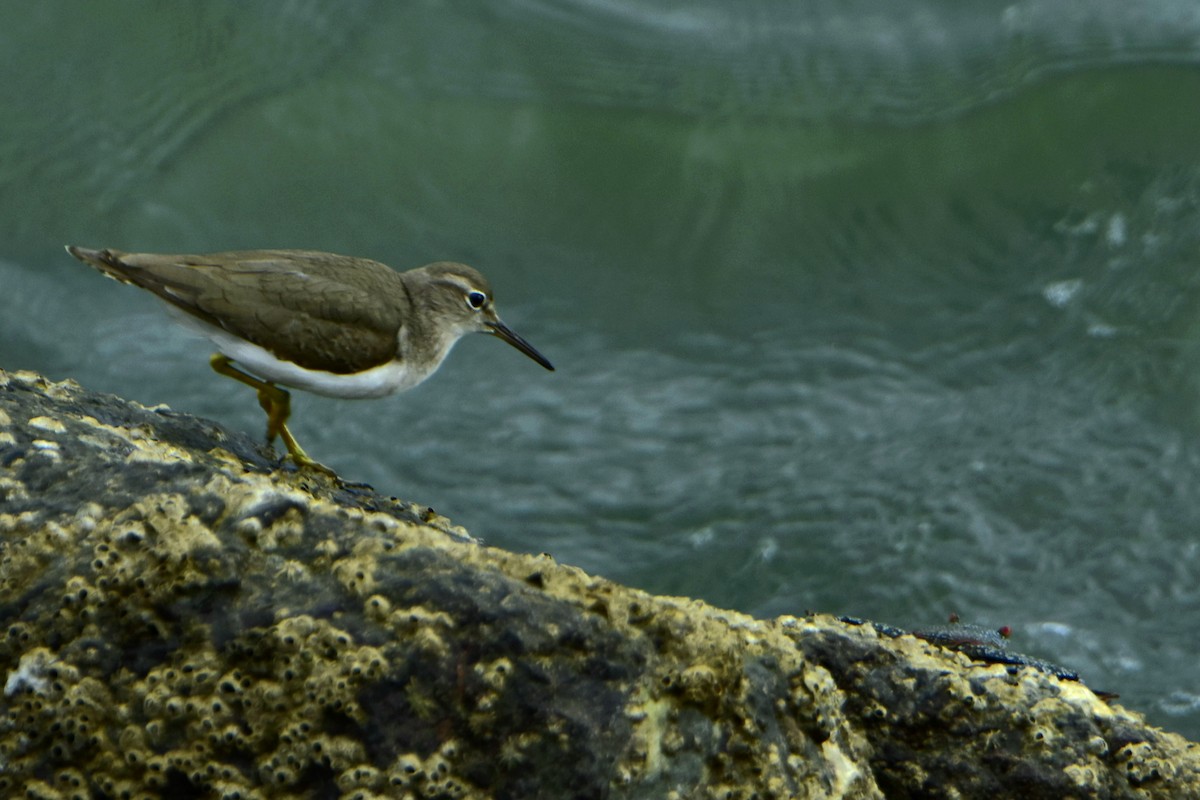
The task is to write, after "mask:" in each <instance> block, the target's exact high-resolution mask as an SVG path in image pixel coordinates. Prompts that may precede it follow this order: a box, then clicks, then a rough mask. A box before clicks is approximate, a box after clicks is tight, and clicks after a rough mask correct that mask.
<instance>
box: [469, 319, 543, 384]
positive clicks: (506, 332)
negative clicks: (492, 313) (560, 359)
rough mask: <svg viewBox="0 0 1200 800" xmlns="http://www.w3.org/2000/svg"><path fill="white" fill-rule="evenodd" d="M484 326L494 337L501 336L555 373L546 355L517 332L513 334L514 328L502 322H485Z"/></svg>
mask: <svg viewBox="0 0 1200 800" xmlns="http://www.w3.org/2000/svg"><path fill="white" fill-rule="evenodd" d="M483 324H484V325H487V326H488V327H489V328H491V329H492V330H491V333H493V334H494V335H496V336H499V337H500V338H501V339H503V340H504V341H506V342H508V343H509V344H511V345H512V346H513V347H515V348H517V349H518V350H520V351H521V352H522V353H524V354H525V355H527V356H529V357H530V358H532V359H533V360H534V361H536V362H537V363H539V364H541V365H542V366H543V367H545V368H546V369H548V370H550V371H551V372H553V371H554V365H553V364H551V363H550V362H549V361H548V360H546V357H545V356H544V355H542V354H541V353H539V352H538V351H537V350H536V349H535V348H534V346H533V345H531V344H530V343H529V342H527V341H525V340H524V339H522V338H521V337H520V336H518V335H517V334H516V333H515V332H513V329H512V328H510V327H508V326H507V325H505V324H504V323H503V322H501V321H500V320H494V321H493V320H490V319H489V320H484V323H483Z"/></svg>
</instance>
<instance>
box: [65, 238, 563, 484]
mask: <svg viewBox="0 0 1200 800" xmlns="http://www.w3.org/2000/svg"><path fill="white" fill-rule="evenodd" d="M66 249H67V252H68V253H70V254H71V255H72V256H74V257H75V258H77V259H79V260H80V261H82V262H84V263H85V264H88V265H89V266H91V267H94V268H95V269H97V270H99V271H100V272H101V273H103V274H104V275H106V276H108V277H110V278H113V279H115V280H118V281H120V282H122V283H127V284H130V285H133V286H137V287H140V288H142V289H145V290H147V291H149V292H151V293H152V294H154V295H155V296H156V297H158V298H159V299H160V300H162V301H164V302H165V303H166V304H167V305H168V308H169V310H171V311H172V312H174V316H175V318H176V321H178V322H181V323H183V324H184V325H186V326H187V327H190V328H192V329H193V330H194V331H196V332H198V333H200V334H201V335H202V336H204V337H206V338H208V339H209V340H210V341H211V342H212V343H213V344H214V345H215V348H216V351H217V352H216V353H214V354H213V355H212V357H211V358H210V359H209V364H210V366H211V367H212V369H213V370H215V371H216V372H217V373H219V374H221V375H224V376H226V377H229V378H232V379H234V380H236V381H239V382H241V383H244V384H246V385H247V386H250V387H251V388H253V389H254V390H255V391H256V392H257V396H258V403H259V405H260V406H261V407H262V409H263V411H265V412H266V415H267V442H268V444H270V443H272V442H274V441H275V439H276V438H279V439H281V440H282V441H283V444H284V446H285V447H286V448H287V452H288V455H289V456H290V457H291V459H292V461H293V463H295V465H296V466H297V467H298V468H302V469H312V470H316V471H318V472H323V473H325V474H328V475H331V476H333V477H336V473H334V471H333V470H332V469H330V468H329V467H326V466H325V465H323V464H321V463H319V462H317V461H315V460H313V459H312V458H311V457H310V456H309V455H308V453H306V452H305V451H304V449H303V448H302V447H301V446H300V444H299V443H298V442H297V441H296V438H295V437H294V436H293V435H292V433H291V431H290V430H288V420H289V418H290V417H291V394H290V392H288V391H287V389H284V388H282V387H285V386H286V387H288V388H289V389H300V390H303V391H308V392H313V393H315V394H320V395H325V396H328V397H340V398H351V399H360V398H375V397H384V396H387V395H390V394H394V393H396V392H403V391H407V390H409V389H412V388H413V387H414V386H416V385H417V384H419V383H421V382H422V381H424V380H425V379H426V378H428V377H429V376H430V375H432V374H433V373H434V372H436V371H437V368H438V367H439V366H441V364H442V361H444V360H445V358H446V356H447V355H448V354H449V352H450V350H451V348H452V347H453V346H454V344H455V343H456V342H457V341H458V340H459V339H460V338H462V337H463V336H465V335H466V334H468V333H476V332H478V333H487V334H491V335H493V336H495V337H497V338H499V339H501V340H503V341H505V342H507V343H509V344H510V345H512V346H513V347H515V348H516V349H517V350H520V351H521V352H522V353H524V354H525V355H527V356H528V357H529V358H531V359H533V360H534V361H536V362H537V363H538V364H540V365H541V366H542V367H544V368H546V369H547V370H551V371H553V370H554V366H553V365H552V364H551V363H550V361H549V360H548V359H547V358H546V357H545V356H543V355H542V354H541V353H540V352H538V351H537V350H536V349H535V348H534V346H533V345H531V344H530V343H529V342H527V341H526V340H525V339H524V338H522V337H521V336H519V335H517V333H515V332H514V331H513V330H512V329H511V328H509V327H508V326H507V325H505V324H504V322H502V321H501V319H500V317H499V316H498V315H497V313H496V305H495V300H494V299H493V296H492V289H491V285H490V284H489V283H488V280H487V278H485V277H484V276H483V275H482V274H481V273H480V272H479V271H478V270H476V269H474V268H473V267H469V266H467V265H466V264H459V263H457V262H453V261H438V262H434V263H432V264H426V265H425V266H423V267H417V268H416V269H410V270H408V271H406V272H398V271H396V270H394V269H392V268H391V267H389V266H387V265H386V264H383V263H381V262H379V261H373V260H371V259H367V258H358V257H354V256H344V255H337V254H334V253H324V252H319V251H315V250H236V251H229V252H220V253H207V254H197V255H179V254H160V253H127V252H123V251H121V250H114V249H111V248H106V249H90V248H86V247H76V246H73V245H68V246H67V248H66Z"/></svg>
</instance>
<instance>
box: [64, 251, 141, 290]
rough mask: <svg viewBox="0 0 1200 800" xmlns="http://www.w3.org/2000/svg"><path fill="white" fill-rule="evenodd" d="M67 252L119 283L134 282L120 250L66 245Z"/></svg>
mask: <svg viewBox="0 0 1200 800" xmlns="http://www.w3.org/2000/svg"><path fill="white" fill-rule="evenodd" d="M67 252H68V253H70V254H71V255H73V256H75V257H76V258H78V259H79V260H80V261H82V262H83V263H85V264H87V265H88V266H91V267H95V268H96V269H98V270H100V271H101V272H103V273H104V274H105V275H107V276H108V277H110V278H113V279H114V280H118V281H120V282H121V283H135V282H134V281H133V280H131V279H130V277H129V266H128V265H127V264H125V262H123V261H122V260H121V256H122V255H124V253H122V252H121V251H120V250H108V249H104V250H91V249H89V248H87V247H76V246H75V245H73V244H69V245H67Z"/></svg>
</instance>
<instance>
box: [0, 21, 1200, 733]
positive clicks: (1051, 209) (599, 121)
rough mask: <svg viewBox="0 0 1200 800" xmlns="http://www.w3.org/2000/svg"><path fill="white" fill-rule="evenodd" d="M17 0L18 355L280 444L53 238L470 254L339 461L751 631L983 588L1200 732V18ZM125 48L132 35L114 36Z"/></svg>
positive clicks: (130, 244)
mask: <svg viewBox="0 0 1200 800" xmlns="http://www.w3.org/2000/svg"><path fill="white" fill-rule="evenodd" d="M793 5H794V7H784V6H781V5H780V4H777V3H766V2H757V3H756V2H749V3H739V4H737V5H729V4H725V3H715V2H714V3H695V2H689V3H678V4H665V5H664V4H662V3H649V2H647V3H641V2H633V1H632V0H629V1H627V2H618V1H617V0H609V1H608V2H601V1H600V0H592V1H591V2H519V3H507V4H478V5H477V6H476V5H472V4H441V3H421V4H390V3H379V4H371V3H356V4H352V5H349V6H342V5H339V6H338V7H337V11H336V13H334V12H333V11H331V10H330V9H331V8H332V7H331V6H327V5H326V4H320V3H308V2H292V3H283V4H271V5H257V4H252V5H244V4H234V3H228V4H226V3H215V2H214V3H206V4H204V5H202V6H201V5H193V4H167V5H157V6H130V5H126V4H113V5H111V6H107V5H106V4H89V5H88V6H86V7H85V6H71V7H70V8H67V7H66V6H65V5H64V6H59V5H56V4H39V5H36V6H29V7H25V8H22V10H21V13H20V14H18V13H16V11H15V10H13V9H9V10H6V11H3V12H0V30H3V31H4V33H3V34H0V36H2V38H3V43H4V47H3V48H0V60H6V61H7V62H8V63H7V64H6V73H7V74H11V75H15V76H17V77H18V79H17V80H12V81H6V82H4V83H2V84H0V106H2V107H3V112H4V115H5V119H6V125H7V126H8V131H9V133H8V134H7V135H6V136H5V137H4V138H3V139H2V140H0V183H2V184H3V185H4V186H5V187H6V191H5V192H3V193H0V232H2V233H3V235H2V236H0V259H2V260H0V295H2V296H0V302H2V303H3V313H2V314H0V366H3V367H5V368H10V369H13V368H30V369H36V370H39V371H42V372H44V373H46V374H48V375H50V376H52V377H56V378H62V377H73V378H76V379H77V380H79V381H80V382H81V383H83V384H84V385H86V386H89V387H91V388H95V389H99V390H103V391H109V392H115V393H119V394H122V395H125V396H129V397H132V398H134V399H137V400H140V401H142V402H145V403H148V404H152V403H159V402H165V403H168V404H170V405H171V406H173V407H175V408H177V409H179V410H183V411H188V412H193V413H197V414H202V415H205V416H209V417H212V418H214V419H217V420H219V421H221V422H223V423H225V424H227V425H229V426H234V427H238V428H245V429H252V430H257V429H259V428H261V427H262V425H263V420H262V418H261V417H262V415H261V412H259V410H258V408H257V404H256V403H255V402H254V400H253V397H252V396H251V394H250V393H249V392H248V391H245V390H244V387H241V386H238V385H236V384H234V383H232V382H229V381H223V380H220V379H218V378H217V377H216V376H214V375H212V374H211V373H210V372H209V370H208V368H207V365H206V358H207V355H208V352H209V351H208V350H207V348H206V346H205V344H204V343H202V342H197V341H195V340H193V339H191V338H190V337H189V336H188V334H186V333H184V332H182V331H180V330H177V329H176V328H175V327H173V326H172V325H171V323H170V321H169V320H168V318H167V317H166V315H164V314H161V313H160V312H159V310H158V308H157V306H156V305H155V303H154V301H153V300H152V299H151V298H148V297H142V296H141V295H140V294H139V293H137V292H135V291H133V290H131V289H128V288H126V287H120V286H118V285H116V284H114V283H110V282H106V281H102V280H100V278H99V277H98V276H97V275H95V274H93V273H91V272H90V271H88V270H86V269H83V268H81V267H80V266H79V265H78V264H77V263H76V262H74V261H73V260H72V259H70V258H69V257H68V256H67V255H66V254H65V253H63V252H62V250H61V246H62V244H64V243H67V242H71V243H78V244H83V245H92V246H114V247H120V248H123V249H130V250H140V249H145V250H161V251H171V250H182V251H205V250H218V249H233V248H245V247H312V248H318V249H326V250H334V251H340V252H347V253H352V254H357V255H363V256H369V257H374V258H378V259H380V260H383V261H386V262H388V263H391V264H393V265H395V266H398V267H410V266H415V265H418V264H421V263H424V262H426V261H432V260H440V259H459V260H463V261H467V262H469V263H472V264H475V265H477V266H479V267H480V268H481V269H483V270H484V271H485V272H486V273H487V274H488V275H489V277H490V278H491V280H492V282H493V284H494V285H495V287H496V293H497V297H498V301H499V306H500V309H501V311H502V313H503V314H504V317H505V319H506V320H507V321H508V322H509V323H510V324H511V325H512V326H513V327H514V328H515V329H516V330H518V331H519V332H521V333H522V334H523V335H524V336H526V337H527V338H528V339H530V341H532V342H533V343H534V344H535V345H536V346H537V347H538V348H539V349H541V350H542V351H543V352H545V353H546V355H547V356H549V357H550V358H551V360H553V361H554V362H555V364H556V366H557V367H558V371H557V372H555V373H547V372H545V371H543V370H541V369H540V368H539V367H537V365H535V364H533V363H532V362H530V361H528V360H527V359H525V358H524V357H523V356H521V355H520V354H519V353H517V352H516V351H515V350H512V349H510V348H507V347H505V346H504V345H503V344H501V343H499V342H497V341H494V340H488V339H485V338H484V337H474V338H473V339H470V340H467V341H464V342H463V343H461V344H460V345H459V346H458V348H457V349H456V351H455V352H454V354H453V356H452V357H451V359H450V360H449V362H448V363H447V365H446V366H445V367H444V368H443V369H442V371H441V372H439V373H438V374H437V375H436V376H435V377H434V378H433V379H431V380H430V381H429V382H427V383H426V384H424V385H422V386H421V387H418V388H417V389H416V390H414V391H413V392H411V393H409V394H407V395H403V396H400V397H395V398H389V399H385V400H379V401H374V402H358V403H356V402H350V401H336V400H328V399H323V398H316V397H310V396H301V395H298V396H297V397H296V398H295V400H294V409H295V414H296V416H295V425H294V430H295V432H296V434H297V436H298V437H300V439H301V441H302V442H303V443H304V445H305V447H306V448H307V449H308V450H309V452H311V453H312V454H313V455H314V456H316V457H317V458H319V459H321V460H322V461H325V462H327V463H329V464H331V465H333V466H335V467H337V468H338V469H339V470H340V471H341V472H342V473H343V474H344V475H345V476H347V477H348V478H351V479H361V480H367V481H369V482H371V483H373V484H375V485H376V486H378V487H380V488H381V489H384V490H386V491H389V492H392V493H395V494H397V495H400V496H403V497H406V498H410V499H412V500H415V501H418V502H422V503H426V504H428V505H432V506H434V507H435V508H437V509H438V510H439V511H441V512H442V513H445V514H447V515H448V516H450V517H451V518H452V519H454V520H455V521H456V522H459V523H462V524H464V525H466V526H468V527H469V528H470V529H471V530H472V532H474V533H475V534H476V535H479V536H482V537H483V538H485V539H486V540H487V541H488V542H490V543H493V544H496V545H499V546H503V547H507V548H514V549H518V550H526V551H533V552H542V551H545V552H549V553H551V554H553V555H554V556H555V557H556V558H558V559H560V560H562V561H564V562H569V563H573V564H577V565H580V566H582V567H584V568H585V569H588V570H590V571H593V572H597V573H600V574H603V575H605V576H607V577H610V578H613V579H615V580H618V581H621V582H624V583H628V584H632V585H635V586H639V587H643V588H645V589H648V590H651V591H654V592H660V593H672V594H681V595H690V596H697V597H702V598H704V599H706V600H709V601H711V602H713V603H717V604H720V605H723V606H729V607H734V608H739V609H742V610H745V611H748V612H752V613H755V614H761V615H775V614H785V613H798V612H802V611H804V610H808V609H814V610H821V611H830V612H835V613H846V614H855V615H860V616H866V617H870V618H873V619H878V620H881V621H886V622H891V623H895V624H899V625H914V626H915V625H924V624H929V623H934V622H939V621H941V620H943V619H944V618H945V617H946V615H947V614H948V613H950V612H952V611H953V612H957V613H958V614H960V615H961V616H962V617H963V618H964V619H965V620H969V621H974V622H979V623H982V624H989V625H996V626H999V625H1004V624H1007V625H1011V626H1012V627H1013V629H1014V630H1015V635H1014V638H1013V646H1014V647H1015V648H1016V649H1018V650H1024V651H1027V652H1029V653H1031V654H1034V655H1037V656H1040V657H1043V658H1046V659H1050V660H1053V661H1056V662H1059V663H1062V664H1064V665H1066V666H1069V667H1071V668H1073V669H1076V670H1078V671H1079V672H1080V673H1081V674H1082V675H1083V676H1084V678H1085V680H1087V682H1088V683H1089V685H1091V686H1093V687H1095V688H1098V689H1104V690H1108V691H1113V692H1118V693H1120V694H1121V696H1122V701H1123V702H1125V703H1127V704H1128V705H1129V706H1130V707H1133V708H1136V709H1139V710H1142V711H1144V712H1146V713H1148V714H1149V715H1150V717H1151V718H1152V719H1153V721H1155V722H1156V723H1157V724H1160V725H1163V726H1165V727H1167V728H1169V729H1172V730H1176V731H1180V732H1182V733H1185V734H1187V735H1189V736H1191V737H1192V738H1197V737H1200V670H1197V668H1196V666H1195V665H1196V662H1197V648H1200V637H1197V635H1196V631H1200V588H1198V583H1200V582H1198V573H1200V550H1198V547H1200V545H1198V544H1197V543H1198V542H1200V537H1198V536H1197V531H1200V488H1198V487H1200V415H1198V410H1200V379H1198V378H1197V376H1200V331H1198V330H1197V320H1200V314H1198V313H1197V312H1198V311H1200V309H1198V308H1197V305H1198V303H1200V140H1198V139H1197V137H1196V136H1195V131H1196V130H1200V104H1197V103H1196V102H1195V98H1196V97H1197V96H1200V71H1198V70H1197V63H1198V61H1200V47H1198V46H1197V45H1196V42H1200V10H1198V9H1197V7H1196V6H1195V5H1194V4H1193V3H1182V2H1181V3H1171V2H1161V3H1155V4H1147V5H1138V6H1137V7H1133V6H1132V5H1131V4H1125V3H1116V2H1113V3H1104V2H1100V3H1094V4H1089V5H1088V8H1087V13H1086V15H1084V14H1083V7H1082V6H1076V5H1075V4H1065V3H1057V2H1054V3H1051V2H1040V3H1039V2H1028V3H1016V4H1010V5H1007V6H1000V5H997V4H993V3H983V2H959V1H955V2H950V1H949V0H947V1H946V2H905V3H892V2H885V1H884V0H856V1H855V2H850V3H846V2H837V3H834V2H830V3H819V2H814V3H805V4H793ZM115 42H119V43H120V46H119V47H118V48H117V52H119V53H120V57H119V58H118V57H114V56H113V50H114V43H115Z"/></svg>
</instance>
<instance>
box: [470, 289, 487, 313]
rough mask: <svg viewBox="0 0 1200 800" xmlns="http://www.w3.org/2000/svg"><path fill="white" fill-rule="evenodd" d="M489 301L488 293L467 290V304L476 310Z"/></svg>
mask: <svg viewBox="0 0 1200 800" xmlns="http://www.w3.org/2000/svg"><path fill="white" fill-rule="evenodd" d="M486 303H487V295H486V294H484V293H483V292H467V305H469V306H470V307H471V308H474V309H475V310H479V309H481V308H483V306H484V304H486Z"/></svg>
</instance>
